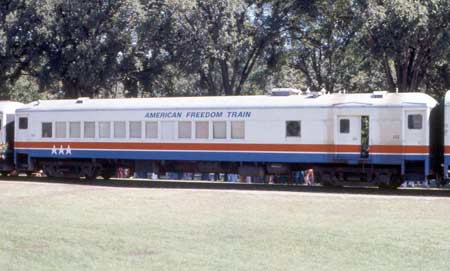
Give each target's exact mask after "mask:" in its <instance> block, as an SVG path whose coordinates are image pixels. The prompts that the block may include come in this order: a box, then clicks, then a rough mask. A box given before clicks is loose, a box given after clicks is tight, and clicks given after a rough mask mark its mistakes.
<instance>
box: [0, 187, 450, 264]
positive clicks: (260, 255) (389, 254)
mask: <svg viewBox="0 0 450 271" xmlns="http://www.w3.org/2000/svg"><path fill="white" fill-rule="evenodd" d="M0 219H1V220H0V270H5V271H6V270H8V271H9V270H33V271H37V270H77V271H79V270H108V271H110V270H445V271H448V270H449V269H450V198H433V197H424V198H420V197H401V196H367V195H345V194H320V193H294V192H260V191H223V190H179V189H149V188H116V187H92V186H83V185H73V184H51V183H25V182H12V181H11V182H9V181H1V182H0Z"/></svg>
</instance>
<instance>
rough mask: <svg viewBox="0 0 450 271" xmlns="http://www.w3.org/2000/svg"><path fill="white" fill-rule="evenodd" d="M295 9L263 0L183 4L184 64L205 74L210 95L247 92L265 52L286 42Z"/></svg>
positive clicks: (203, 78)
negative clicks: (283, 36)
mask: <svg viewBox="0 0 450 271" xmlns="http://www.w3.org/2000/svg"><path fill="white" fill-rule="evenodd" d="M295 2H297V1H295ZM299 2H301V1H299ZM289 6H291V4H290V3H289V4H285V3H284V2H283V1H258V0H254V1H239V0H219V1H200V0H198V1H195V2H193V3H189V1H186V2H181V3H180V4H179V5H178V6H177V18H180V19H179V20H178V21H177V25H176V27H177V29H178V34H179V35H180V37H181V43H180V46H179V48H180V49H179V51H178V55H179V56H180V59H181V63H179V64H180V66H181V67H182V68H183V69H184V70H187V71H191V72H195V73H197V74H198V75H199V85H200V88H201V89H204V90H206V93H207V94H208V95H239V94H241V93H242V88H243V86H244V84H245V82H246V81H247V80H248V78H249V76H250V74H251V73H252V71H253V70H254V68H255V65H257V63H258V60H259V59H261V57H262V55H263V53H264V51H265V49H266V48H267V47H268V46H269V45H270V44H271V43H273V42H275V41H276V40H277V39H280V38H281V36H280V33H281V28H282V27H283V26H285V25H286V21H287V17H288V12H287V11H288V10H289V8H288V7H289Z"/></svg>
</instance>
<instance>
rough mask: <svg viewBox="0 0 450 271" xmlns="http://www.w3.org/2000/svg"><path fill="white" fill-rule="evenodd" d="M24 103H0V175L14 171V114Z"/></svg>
mask: <svg viewBox="0 0 450 271" xmlns="http://www.w3.org/2000/svg"><path fill="white" fill-rule="evenodd" d="M21 106H23V104H22V103H18V102H11V101H0V173H1V174H2V175H6V174H8V173H9V172H11V171H12V170H14V168H15V166H14V159H13V158H14V114H15V111H16V109H17V108H20V107H21Z"/></svg>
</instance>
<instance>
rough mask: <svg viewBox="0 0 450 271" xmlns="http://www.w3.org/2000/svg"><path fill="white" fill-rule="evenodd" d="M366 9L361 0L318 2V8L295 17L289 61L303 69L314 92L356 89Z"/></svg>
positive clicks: (292, 25)
mask: <svg viewBox="0 0 450 271" xmlns="http://www.w3.org/2000/svg"><path fill="white" fill-rule="evenodd" d="M362 9H364V5H362V4H361V3H359V2H358V1H351V0H337V1H331V0H323V1H315V3H314V10H312V11H311V12H309V13H308V14H300V15H299V16H294V17H292V18H291V20H290V21H291V23H290V28H289V43H288V45H287V46H286V51H287V54H288V59H287V62H288V63H289V64H290V65H291V66H292V67H294V68H295V69H298V70H299V71H301V73H302V74H303V76H304V77H305V81H306V84H307V86H308V87H309V88H310V89H311V90H312V91H319V90H321V89H322V88H325V89H326V90H327V91H331V92H333V91H335V90H336V89H339V90H344V89H347V90H349V89H351V88H352V85H351V84H349V82H350V81H351V78H352V77H353V76H355V75H356V74H357V73H358V68H359V62H360V59H358V55H357V54H355V53H356V52H355V49H356V47H355V43H356V42H357V41H358V38H359V37H358V35H359V31H360V29H361V25H362V17H361V12H362V11H361V10H362Z"/></svg>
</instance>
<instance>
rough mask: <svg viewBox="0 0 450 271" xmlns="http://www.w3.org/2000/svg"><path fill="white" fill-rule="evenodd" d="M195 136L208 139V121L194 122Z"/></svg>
mask: <svg viewBox="0 0 450 271" xmlns="http://www.w3.org/2000/svg"><path fill="white" fill-rule="evenodd" d="M195 138H200V139H205V138H206V139H208V138H209V122H208V121H196V122H195Z"/></svg>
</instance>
